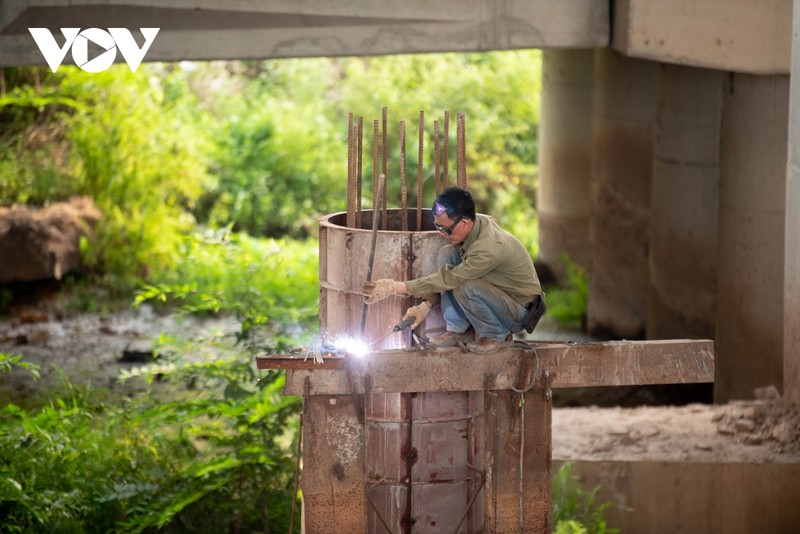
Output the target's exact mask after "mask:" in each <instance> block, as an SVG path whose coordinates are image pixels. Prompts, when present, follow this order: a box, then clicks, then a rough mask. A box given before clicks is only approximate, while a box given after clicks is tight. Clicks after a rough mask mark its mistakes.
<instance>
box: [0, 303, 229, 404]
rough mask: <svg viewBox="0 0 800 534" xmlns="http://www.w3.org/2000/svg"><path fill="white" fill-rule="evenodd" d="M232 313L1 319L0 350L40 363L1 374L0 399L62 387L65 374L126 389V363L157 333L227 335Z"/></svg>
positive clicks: (143, 353) (134, 362) (135, 362)
mask: <svg viewBox="0 0 800 534" xmlns="http://www.w3.org/2000/svg"><path fill="white" fill-rule="evenodd" d="M239 326H240V325H239V323H238V322H237V321H236V320H235V319H233V318H197V317H184V316H179V315H161V314H157V313H155V312H153V310H152V309H151V308H150V307H148V306H142V307H141V308H140V309H138V310H130V311H125V312H119V313H114V314H110V315H109V314H99V313H98V314H89V313H87V314H77V315H74V316H70V317H67V318H63V319H54V318H51V317H48V316H47V315H34V316H17V317H12V318H7V319H4V320H1V321H0V352H2V353H5V354H21V355H22V356H23V357H24V360H25V361H27V362H30V363H35V364H37V365H39V366H40V369H39V371H40V373H41V378H40V379H39V380H33V379H31V377H30V376H29V373H27V372H25V371H22V370H15V371H13V372H11V373H8V374H0V405H2V404H6V403H7V402H14V403H17V404H20V403H22V404H25V400H26V399H29V398H31V397H35V396H36V393H37V392H42V391H48V390H53V389H56V390H58V389H61V388H63V387H64V384H65V378H66V379H68V380H69V382H70V383H72V384H75V385H93V386H103V387H108V388H110V389H111V390H112V391H113V390H119V391H125V390H126V388H128V389H130V388H133V387H134V386H132V385H121V384H119V383H118V377H119V375H120V373H121V372H122V371H123V370H125V369H131V368H133V367H136V366H141V365H143V364H144V363H146V362H147V361H148V360H149V355H148V352H150V351H151V350H152V347H153V343H154V342H155V341H157V340H158V338H159V336H160V335H161V334H166V335H174V336H181V337H183V338H188V339H192V338H197V337H207V336H211V335H230V336H232V335H233V334H235V333H236V332H237V331H239Z"/></svg>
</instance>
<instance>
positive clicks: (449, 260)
mask: <svg viewBox="0 0 800 534" xmlns="http://www.w3.org/2000/svg"><path fill="white" fill-rule="evenodd" d="M459 263H461V255H460V254H459V253H458V249H457V248H456V247H455V246H453V245H445V246H443V247H442V248H440V249H439V255H438V257H437V258H436V264H437V265H438V266H439V267H441V266H442V265H458V264H459Z"/></svg>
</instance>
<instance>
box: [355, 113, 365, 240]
mask: <svg viewBox="0 0 800 534" xmlns="http://www.w3.org/2000/svg"><path fill="white" fill-rule="evenodd" d="M356 129H357V134H356V137H357V139H358V150H357V154H358V157H357V158H356V195H357V197H356V228H361V180H362V176H361V154H362V152H361V151H362V148H363V141H362V139H363V137H364V118H363V117H359V118H358V127H357V128H356Z"/></svg>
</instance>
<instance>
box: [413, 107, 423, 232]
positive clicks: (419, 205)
mask: <svg viewBox="0 0 800 534" xmlns="http://www.w3.org/2000/svg"><path fill="white" fill-rule="evenodd" d="M424 144H425V112H424V111H422V110H419V150H418V152H417V226H416V228H415V229H416V231H417V232H419V231H420V230H422V156H423V154H424V152H423V149H424Z"/></svg>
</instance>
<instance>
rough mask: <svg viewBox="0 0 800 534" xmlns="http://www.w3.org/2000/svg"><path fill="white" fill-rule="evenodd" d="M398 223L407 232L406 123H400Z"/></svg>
mask: <svg viewBox="0 0 800 534" xmlns="http://www.w3.org/2000/svg"><path fill="white" fill-rule="evenodd" d="M400 207H401V211H400V221H401V224H402V231H403V232H408V184H407V183H406V121H400Z"/></svg>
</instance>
